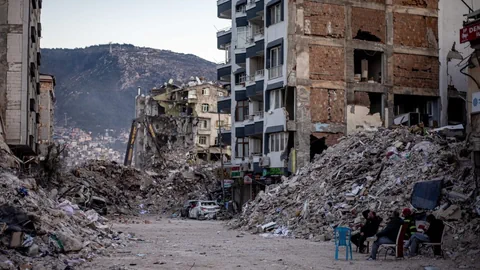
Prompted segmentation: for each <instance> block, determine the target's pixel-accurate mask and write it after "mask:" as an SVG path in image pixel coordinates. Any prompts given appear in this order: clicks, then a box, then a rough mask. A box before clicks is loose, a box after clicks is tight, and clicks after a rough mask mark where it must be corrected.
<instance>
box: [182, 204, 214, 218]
mask: <svg viewBox="0 0 480 270" xmlns="http://www.w3.org/2000/svg"><path fill="white" fill-rule="evenodd" d="M219 211H220V206H218V204H217V203H216V202H214V201H198V202H197V203H196V204H195V206H194V207H193V208H191V209H190V212H189V215H188V217H189V218H196V219H216V218H217V213H218V212H219Z"/></svg>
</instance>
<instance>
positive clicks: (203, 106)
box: [202, 103, 210, 112]
mask: <svg viewBox="0 0 480 270" xmlns="http://www.w3.org/2000/svg"><path fill="white" fill-rule="evenodd" d="M209 109H210V106H209V105H208V104H205V103H204V104H202V112H209Z"/></svg>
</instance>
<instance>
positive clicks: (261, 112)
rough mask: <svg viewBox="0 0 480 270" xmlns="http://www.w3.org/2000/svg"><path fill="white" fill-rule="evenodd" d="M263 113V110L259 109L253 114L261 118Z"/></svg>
mask: <svg viewBox="0 0 480 270" xmlns="http://www.w3.org/2000/svg"><path fill="white" fill-rule="evenodd" d="M263 114H264V112H263V110H260V111H256V112H254V113H253V116H254V117H256V118H258V119H263Z"/></svg>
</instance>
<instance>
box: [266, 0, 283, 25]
mask: <svg viewBox="0 0 480 270" xmlns="http://www.w3.org/2000/svg"><path fill="white" fill-rule="evenodd" d="M268 12H270V25H274V24H277V23H280V22H282V6H281V3H278V4H275V5H272V6H270V7H269V8H268Z"/></svg>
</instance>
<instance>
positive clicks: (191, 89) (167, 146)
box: [126, 78, 230, 168]
mask: <svg viewBox="0 0 480 270" xmlns="http://www.w3.org/2000/svg"><path fill="white" fill-rule="evenodd" d="M223 94H226V91H225V90H224V89H223V88H222V87H220V86H217V85H214V84H213V83H208V82H206V81H204V80H201V79H199V78H192V79H191V80H190V81H189V82H188V83H187V84H186V85H181V86H179V85H176V84H174V82H173V80H170V81H169V82H168V83H166V84H165V85H163V86H162V87H160V88H159V89H157V88H154V89H152V90H151V93H150V94H149V95H147V96H145V95H142V94H141V93H140V91H139V94H138V95H137V97H136V120H135V121H134V122H133V126H132V130H134V128H138V132H137V134H136V136H135V135H134V136H131V137H130V142H129V144H130V145H131V144H133V141H135V140H136V142H135V151H134V153H135V154H134V160H135V166H136V167H139V168H143V167H145V165H146V164H152V161H153V159H155V158H157V157H159V158H163V157H162V156H161V155H162V152H168V151H176V154H177V155H178V154H180V153H181V154H182V155H184V158H185V159H187V157H186V156H187V155H189V156H190V157H191V159H192V160H205V161H215V160H219V159H220V158H221V157H222V156H224V157H226V156H229V155H230V150H229V149H228V147H226V146H225V145H224V144H223V143H222V142H221V140H220V139H219V138H220V137H219V134H220V133H219V129H223V130H225V129H229V127H230V124H229V120H230V117H229V115H224V114H218V113H217V112H216V105H217V99H218V97H222V96H223ZM132 153H133V152H131V153H130V154H129V153H127V156H126V161H127V160H128V159H130V161H131V157H132V155H133V154H132Z"/></svg>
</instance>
